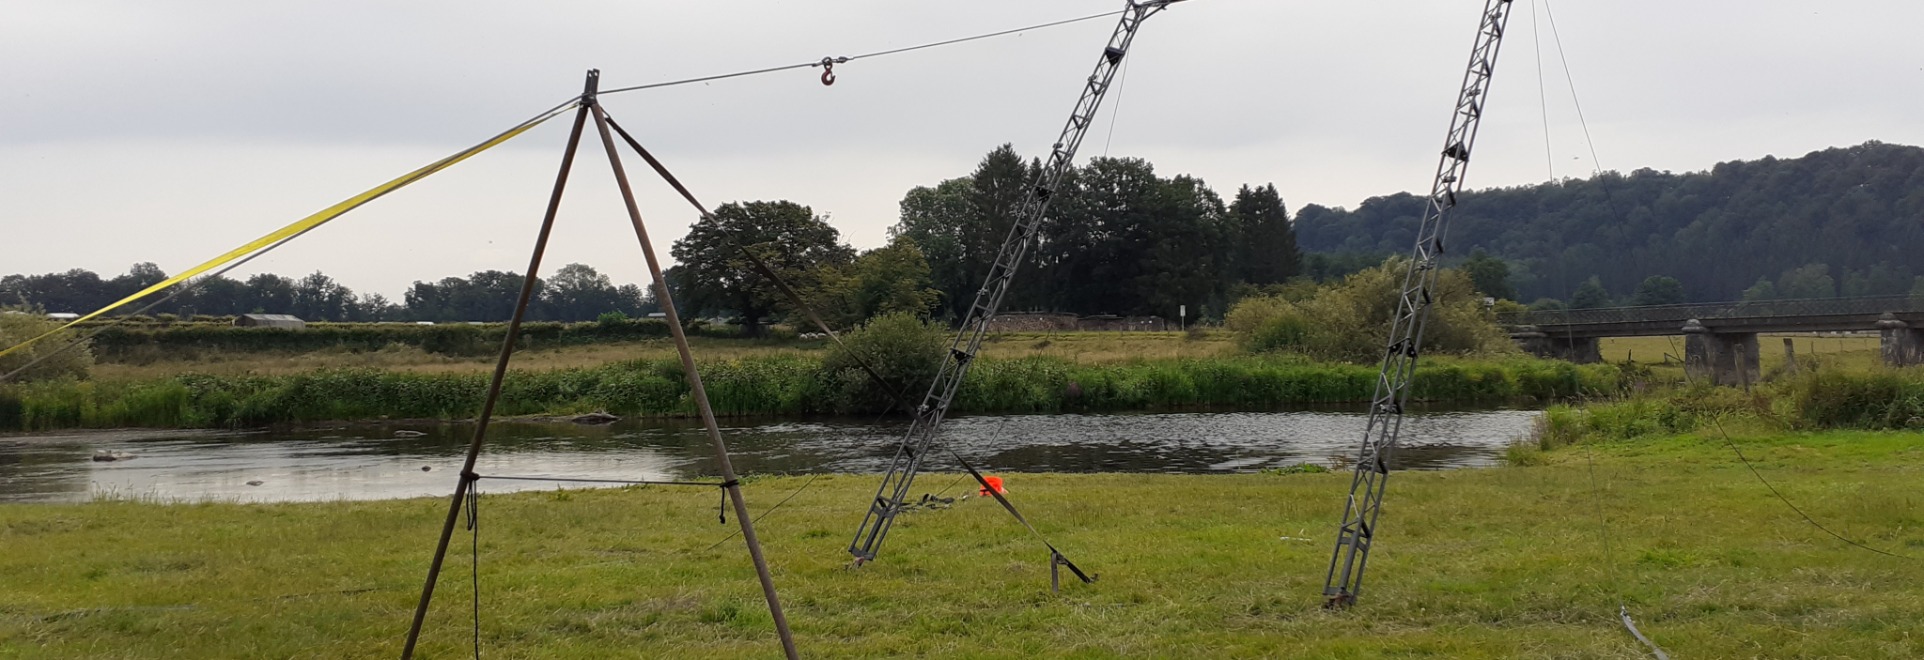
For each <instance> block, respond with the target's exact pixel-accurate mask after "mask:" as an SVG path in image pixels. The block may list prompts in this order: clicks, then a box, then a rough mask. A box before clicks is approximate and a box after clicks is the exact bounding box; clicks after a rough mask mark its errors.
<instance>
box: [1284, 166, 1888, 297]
mask: <svg viewBox="0 0 1924 660" xmlns="http://www.w3.org/2000/svg"><path fill="white" fill-rule="evenodd" d="M1423 207H1424V199H1423V198H1422V197H1420V196H1417V195H1411V194H1408V193H1398V194H1395V195H1388V196H1383V197H1373V198H1370V199H1368V200H1365V201H1364V202H1363V203H1362V204H1361V205H1360V206H1358V207H1357V208H1355V209H1353V210H1351V209H1343V208H1328V207H1323V206H1318V205H1314V204H1311V205H1307V206H1304V207H1303V208H1301V209H1299V210H1298V211H1297V214H1296V227H1295V228H1296V232H1297V236H1298V238H1299V240H1300V241H1301V242H1302V245H1303V247H1304V249H1306V250H1310V251H1312V252H1318V253H1326V254H1332V255H1373V256H1375V257H1378V258H1380V257H1381V256H1387V255H1392V254H1406V253H1408V252H1409V250H1410V246H1411V244H1412V243H1413V242H1414V240H1415V232H1416V228H1417V224H1418V222H1419V220H1420V219H1421V216H1422V213H1423ZM1446 247H1447V248H1449V249H1450V250H1451V251H1452V252H1453V253H1454V254H1456V255H1461V256H1459V257H1458V258H1459V259H1460V258H1463V257H1465V256H1473V253H1474V251H1476V250H1481V251H1483V252H1484V253H1485V257H1486V258H1489V259H1497V260H1500V261H1501V262H1502V263H1503V265H1504V267H1505V269H1506V270H1507V275H1506V277H1505V278H1504V279H1503V280H1501V281H1499V282H1491V283H1488V284H1489V287H1490V288H1483V287H1482V284H1483V283H1480V286H1479V288H1480V289H1481V290H1483V291H1484V292H1485V293H1487V294H1493V295H1494V294H1495V293H1496V291H1493V289H1507V290H1508V291H1507V292H1508V293H1511V294H1512V295H1511V296H1499V297H1511V298H1512V299H1515V300H1519V301H1533V300H1539V299H1554V300H1545V301H1544V302H1545V303H1546V304H1566V303H1567V304H1569V305H1571V306H1593V305H1606V304H1607V305H1615V304H1638V303H1639V302H1640V301H1642V300H1665V301H1674V302H1685V301H1691V302H1704V301H1721V300H1735V299H1739V298H1746V299H1763V298H1827V297H1838V296H1868V295H1901V294H1905V293H1909V292H1911V291H1913V290H1914V289H1917V290H1919V291H1920V292H1924V279H1920V278H1919V277H1918V276H1920V275H1924V270H1920V263H1919V259H1918V257H1917V255H1918V254H1921V253H1924V149H1920V148H1918V147H1911V146H1902V145H1893V144H1884V143H1880V142H1869V143H1865V144H1862V145H1858V146H1855V147H1848V148H1834V149H1826V150H1822V151H1816V152H1812V153H1810V154H1808V155H1805V156H1803V157H1801V158H1789V159H1779V158H1774V157H1765V158H1763V159H1760V160H1754V161H1733V162H1727V163H1720V164H1718V165H1716V166H1715V167H1713V168H1711V169H1710V170H1709V171H1705V172H1693V173H1686V174H1672V173H1670V172H1658V171H1655V170H1650V169H1639V170H1636V171H1633V172H1631V173H1630V174H1628V175H1623V174H1619V173H1616V172H1606V173H1604V174H1602V175H1599V176H1596V177H1593V178H1590V179H1583V180H1573V179H1566V180H1563V181H1556V182H1551V183H1544V184H1539V185H1531V186H1518V187H1510V188H1495V189H1488V190H1479V191H1472V192H1466V193H1463V194H1462V195H1461V196H1460V198H1459V204H1458V206H1457V207H1456V209H1455V210H1454V211H1453V212H1452V216H1451V221H1450V241H1449V243H1448V244H1447V245H1446ZM1367 259H1368V258H1367V257H1365V258H1364V260H1367ZM1652 278H1662V279H1660V280H1653V279H1652ZM1672 282H1674V283H1676V285H1678V286H1679V287H1680V288H1681V297H1680V298H1678V297H1677V296H1672V295H1670V293H1671V292H1670V291H1668V290H1667V288H1668V287H1670V286H1671V283H1672Z"/></svg>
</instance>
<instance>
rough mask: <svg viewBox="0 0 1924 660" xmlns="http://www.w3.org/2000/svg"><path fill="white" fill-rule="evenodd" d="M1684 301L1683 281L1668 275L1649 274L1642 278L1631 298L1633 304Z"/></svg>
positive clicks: (1664, 303)
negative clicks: (1634, 294)
mask: <svg viewBox="0 0 1924 660" xmlns="http://www.w3.org/2000/svg"><path fill="white" fill-rule="evenodd" d="M1683 302H1685V300H1684V289H1683V282H1679V281H1677V278H1674V277H1670V276H1668V275H1651V276H1649V277H1646V278H1643V283H1642V284H1638V285H1637V293H1636V296H1635V297H1634V298H1632V299H1631V304H1635V305H1676V304H1679V303H1683Z"/></svg>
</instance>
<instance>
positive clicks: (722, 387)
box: [0, 353, 1620, 430]
mask: <svg viewBox="0 0 1924 660" xmlns="http://www.w3.org/2000/svg"><path fill="white" fill-rule="evenodd" d="M831 367H833V368H831ZM848 371H849V370H848V369H846V368H843V367H842V366H839V365H836V364H825V362H824V359H823V357H822V356H817V355H807V354H794V353H775V354H763V355H749V356H744V357H740V358H735V359H723V360H710V361H706V362H703V363H702V364H701V372H702V379H703V381H704V382H705V383H706V385H707V388H708V394H709V399H710V401H711V402H712V403H713V404H714V407H715V411H716V412H717V413H718V414H721V415H729V416H745V415H769V414H780V415H795V414H818V413H848V412H877V411H879V410H880V409H881V408H884V407H887V406H888V404H887V402H886V401H885V400H867V399H860V400H856V399H851V398H850V397H849V396H848V390H847V388H846V385H847V383H846V382H845V381H846V379H847V378H848V377H849V373H848ZM1375 379H1376V368H1375V367H1373V366H1367V365H1352V364H1331V363H1316V362H1309V361H1305V360H1302V359H1301V358H1291V357H1274V356H1272V357H1249V356H1242V357H1221V358H1206V359H1179V360H1145V361H1138V362H1128V363H1109V364H1076V363H1075V362H1072V361H1070V360H1068V359H1064V358H1059V357H1026V358H1018V359H1012V360H996V359H983V360H982V361H981V362H980V363H978V364H977V365H975V368H974V369H972V370H971V371H970V373H969V378H968V381H967V382H965V383H964V384H963V387H962V390H961V393H960V395H959V397H958V399H957V401H956V406H955V409H956V411H958V412H978V413H986V412H1062V411H1121V410H1180V409H1198V408H1240V409H1264V408H1272V407H1277V406H1287V405H1292V404H1312V403H1337V402H1348V401H1365V400H1368V399H1369V398H1370V396H1371V395H1372V394H1373V393H1374V387H1375ZM1619 380H1620V377H1619V375H1618V371H1617V370H1616V369H1615V368H1614V367H1610V366H1606V365H1588V366H1577V365H1571V364H1568V363H1561V362H1550V361H1542V360H1528V359H1516V360H1508V361H1502V362H1471V361H1436V362H1435V364H1432V365H1430V366H1427V367H1424V368H1422V369H1420V370H1419V371H1418V372H1417V378H1416V389H1415V396H1416V397H1417V398H1419V399H1424V400H1431V401H1457V402H1513V401H1518V400H1553V399H1559V398H1568V397H1573V396H1578V395H1602V394H1609V393H1613V392H1615V391H1617V390H1618V389H1619ZM486 385H487V375H485V374H480V373H450V374H430V373H413V372H405V371H389V370H381V369H367V368H357V369H322V370H317V371H312V372H305V373H299V374H292V375H275V376H247V375H240V376H210V375H181V376H171V377H166V378H160V379H151V380H142V381H130V382H111V381H109V382H92V381H76V380H60V381H46V382H38V383H30V384H24V385H6V386H0V429H30V430H40V429H56V428H100V427H113V426H148V427H220V426H259V425H265V424H274V423H283V422H309V421H329V420H356V419H381V418H432V419H460V418H466V417H469V416H472V415H473V414H474V413H475V412H476V411H477V410H479V409H480V406H481V400H482V397H483V395H484V393H485V391H486ZM921 394H922V393H921V392H919V391H917V392H911V393H910V394H909V396H911V397H919V396H920V395H921ZM911 403H913V402H911ZM852 404H860V405H857V406H856V407H853V408H851V405H852ZM591 410H607V411H609V412H613V413H616V414H620V415H630V416H650V417H682V416H691V415H693V414H694V406H693V405H692V403H691V402H690V401H689V398H688V387H687V382H686V379H685V378H684V377H683V376H682V371H681V366H680V364H679V363H678V362H677V361H676V360H675V359H672V358H654V359H644V360H631V361H626V362H618V363H612V364H606V365H602V366H596V367H584V368H572V369H554V370H545V371H516V372H511V373H510V374H509V377H508V380H507V381H506V383H505V384H504V388H503V394H502V399H501V403H500V405H499V407H498V408H497V411H498V413H499V414H503V415H532V414H545V415H561V414H571V413H579V412H587V411H591ZM900 410H901V409H900V408H899V407H898V408H897V412H900Z"/></svg>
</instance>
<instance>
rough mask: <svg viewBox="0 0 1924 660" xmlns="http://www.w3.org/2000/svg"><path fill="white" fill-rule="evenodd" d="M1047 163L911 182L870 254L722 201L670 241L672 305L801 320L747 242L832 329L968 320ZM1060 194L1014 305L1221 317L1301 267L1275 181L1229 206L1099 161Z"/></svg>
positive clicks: (771, 211) (1186, 180)
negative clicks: (902, 320) (917, 319)
mask: <svg viewBox="0 0 1924 660" xmlns="http://www.w3.org/2000/svg"><path fill="white" fill-rule="evenodd" d="M1041 167H1042V165H1041V163H1040V162H1039V161H1037V160H1028V161H1025V160H1024V159H1023V158H1022V157H1021V156H1019V155H1017V154H1016V153H1015V150H1014V149H1013V148H1012V147H1010V146H1008V145H1003V146H1001V147H997V148H995V149H994V150H991V151H990V152H989V153H988V154H987V155H986V156H984V157H983V158H982V160H981V161H980V162H979V163H978V164H977V165H976V167H975V169H974V171H972V172H970V173H969V174H967V175H964V176H960V177H956V178H951V179H948V180H945V181H942V182H939V183H937V184H935V185H932V186H918V187H916V188H914V189H912V190H910V191H908V193H907V194H906V195H904V196H903V198H902V201H901V204H900V209H901V215H900V217H899V220H898V222H897V223H896V224H895V225H894V226H892V227H890V229H889V237H890V241H889V243H888V244H887V245H885V246H883V247H881V248H877V249H874V250H870V251H867V252H858V251H856V250H854V249H852V248H850V247H848V246H847V245H845V244H843V243H842V242H841V239H840V235H839V233H838V232H837V231H836V230H835V229H834V228H833V227H831V226H829V225H828V222H827V220H826V219H825V218H822V217H820V216H817V215H815V214H814V212H813V211H812V210H811V209H809V207H807V206H803V205H800V204H796V203H794V202H789V201H781V202H750V203H737V204H729V205H725V206H723V207H721V208H719V209H717V210H716V211H715V213H714V215H713V217H712V218H708V219H704V220H702V221H700V222H697V223H696V224H695V226H694V227H693V228H692V229H691V231H690V232H689V234H688V235H687V237H686V238H684V239H682V240H681V241H677V242H676V244H675V246H674V255H675V259H676V260H677V261H678V262H679V263H680V264H681V265H680V266H677V267H676V268H675V269H674V272H673V273H672V274H671V277H670V280H671V282H672V283H673V286H674V287H675V290H676V292H675V296H676V300H677V302H678V304H682V305H685V306H686V307H688V308H689V309H691V310H693V311H696V312H699V313H704V314H733V315H738V316H739V317H740V318H741V319H742V320H743V322H744V324H745V325H747V326H749V327H750V328H751V329H752V328H753V327H755V326H757V325H759V324H760V323H762V322H763V321H764V320H766V319H776V318H783V317H786V316H790V315H793V314H794V313H795V312H796V310H794V309H792V308H791V307H792V306H791V305H789V304H788V303H787V301H786V299H785V296H784V295H783V294H782V293H781V292H780V291H779V290H778V289H777V288H776V287H775V285H774V284H773V283H772V282H769V281H768V280H767V278H766V277H764V276H762V275H760V274H759V273H758V272H757V271H756V270H755V268H754V267H753V264H752V263H751V262H750V261H749V260H748V259H747V257H746V256H745V255H744V254H743V252H744V251H753V252H754V253H755V254H757V255H760V256H761V257H762V259H763V260H764V261H766V262H768V264H769V266H770V267H771V268H772V269H774V270H776V271H777V272H778V273H780V274H781V276H782V278H783V279H784V280H788V281H790V282H791V283H792V284H793V285H794V287H795V288H796V289H797V291H798V293H799V294H800V295H802V296H803V297H804V298H805V299H808V300H810V301H811V302H810V306H811V307H817V308H819V309H822V310H824V311H823V312H822V315H823V316H824V317H826V320H828V321H829V322H830V323H831V324H836V323H839V324H853V323H857V322H860V321H862V320H863V319H867V318H870V317H873V316H875V315H877V314H882V313H887V312H894V311H901V312H912V313H916V314H918V315H923V316H929V317H934V318H946V319H951V320H953V319H958V318H961V317H962V316H964V315H966V314H967V313H968V308H969V306H970V305H971V304H973V303H974V302H975V298H976V294H977V292H978V291H979V290H980V289H981V288H982V284H983V281H984V280H985V279H986V278H987V277H988V274H989V271H990V269H991V268H992V267H993V265H994V263H995V260H996V258H997V257H998V252H999V250H1000V249H1001V246H1002V244H1003V242H1004V240H1005V239H1006V238H1007V237H1008V236H1009V234H1010V232H1011V230H1012V228H1013V227H1014V226H1015V223H1016V219H1017V215H1018V213H1019V210H1020V209H1021V206H1022V203H1023V201H1024V200H1025V199H1026V198H1028V197H1029V196H1030V195H1032V194H1034V192H1033V191H1032V190H1031V188H1030V186H1032V185H1035V180H1036V176H1037V172H1038V171H1039V170H1040V169H1041ZM1053 195H1054V201H1053V204H1052V205H1051V206H1050V210H1049V213H1048V215H1047V217H1045V218H1044V219H1043V220H1042V221H1041V223H1040V225H1039V226H1038V227H1037V230H1036V232H1037V235H1036V237H1035V245H1034V247H1033V249H1032V250H1031V251H1030V252H1029V253H1028V254H1027V255H1025V258H1024V263H1023V265H1022V267H1021V271H1020V273H1019V275H1018V276H1017V277H1016V278H1015V280H1014V281H1013V283H1012V284H1011V287H1010V290H1009V293H1008V294H1007V296H1006V297H1005V298H1004V301H1003V306H1002V308H1003V309H1004V310H1009V311H1016V310H1033V311H1054V312H1068V313H1075V314H1084V315H1093V314H1117V315H1155V316H1163V317H1174V316H1176V315H1177V314H1178V312H1179V311H1181V309H1182V308H1183V307H1187V309H1188V313H1189V315H1190V317H1191V318H1202V317H1208V316H1220V315H1221V314H1222V312H1223V311H1224V310H1226V309H1227V308H1228V305H1229V302H1230V301H1231V300H1233V299H1234V298H1236V297H1239V296H1240V295H1242V293H1243V292H1245V291H1247V290H1251V289H1254V288H1259V287H1263V286H1269V285H1277V284H1281V283H1283V282H1285V281H1288V280H1289V279H1290V278H1293V277H1296V276H1298V275H1300V274H1302V273H1303V272H1304V258H1303V256H1302V254H1301V253H1300V252H1299V251H1298V249H1297V247H1296V238H1295V235H1294V233H1293V232H1292V230H1291V228H1290V221H1289V214H1288V212H1287V211H1286V210H1285V209H1284V206H1283V200H1282V198H1281V196H1280V195H1279V194H1278V193H1277V191H1276V188H1275V186H1273V185H1264V186H1257V187H1252V186H1242V187H1241V188H1240V189H1239V190H1237V192H1236V195H1235V197H1234V198H1233V199H1232V200H1230V201H1229V202H1224V200H1223V198H1222V197H1221V196H1220V195H1218V194H1217V193H1216V192H1215V191H1214V190H1212V189H1210V187H1209V186H1208V185H1207V184H1205V183H1204V182H1203V181H1202V180H1201V179H1197V178H1195V177H1191V176H1188V175H1176V176H1173V177H1164V176H1161V175H1159V174H1157V173H1156V170H1155V168H1154V167H1153V166H1152V165H1150V164H1149V163H1148V162H1147V161H1144V160H1142V159H1137V158H1096V159H1094V160H1092V161H1090V162H1089V163H1088V164H1087V165H1085V166H1082V167H1078V168H1074V169H1073V170H1072V171H1070V172H1069V173H1068V174H1067V175H1066V176H1065V178H1064V180H1063V182H1062V184H1061V185H1060V186H1058V189H1057V190H1055V191H1053ZM1379 261H1380V260H1379ZM751 331H752V330H751Z"/></svg>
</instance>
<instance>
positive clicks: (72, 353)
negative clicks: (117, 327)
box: [0, 309, 94, 382]
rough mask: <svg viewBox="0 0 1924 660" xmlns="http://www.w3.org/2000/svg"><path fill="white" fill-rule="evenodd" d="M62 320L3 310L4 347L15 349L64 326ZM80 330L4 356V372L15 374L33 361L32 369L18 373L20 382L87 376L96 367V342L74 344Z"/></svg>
mask: <svg viewBox="0 0 1924 660" xmlns="http://www.w3.org/2000/svg"><path fill="white" fill-rule="evenodd" d="M60 325H61V324H60V323H59V322H57V321H53V320H50V319H48V318H46V317H45V316H41V315H40V314H39V313H38V312H37V311H34V310H22V309H0V350H5V349H8V348H12V347H14V346H15V345H18V344H20V343H22V342H26V341H29V340H32V339H35V338H37V337H40V336H41V335H44V334H46V333H48V332H52V331H53V330H55V329H57V328H59V327H60ZM75 332H76V331H68V332H63V333H60V334H56V335H52V336H49V337H47V338H46V339H42V340H40V341H39V342H36V343H35V344H33V345H32V346H28V347H25V348H22V349H20V350H17V351H14V352H12V353H8V354H7V355H5V356H0V375H4V374H9V373H13V371H14V370H16V369H20V368H21V367H25V366H26V365H28V364H33V363H34V362H35V361H36V360H37V361H39V363H38V364H34V366H33V367H32V368H29V369H27V370H26V371H22V372H20V375H18V376H14V377H13V380H14V381H16V382H25V381H31V380H50V379H57V378H82V379H84V378H86V377H87V375H88V374H89V373H90V372H91V371H92V370H93V366H94V352H93V344H92V342H87V341H83V342H81V344H80V345H78V346H74V345H73V342H74V341H75V340H76V339H77V335H76V334H75Z"/></svg>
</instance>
